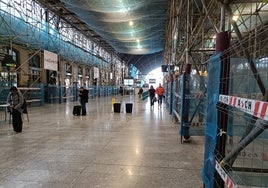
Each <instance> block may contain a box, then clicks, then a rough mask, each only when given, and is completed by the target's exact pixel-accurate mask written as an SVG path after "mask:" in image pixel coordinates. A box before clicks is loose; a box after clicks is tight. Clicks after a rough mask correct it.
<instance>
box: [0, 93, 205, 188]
mask: <svg viewBox="0 0 268 188" xmlns="http://www.w3.org/2000/svg"><path fill="white" fill-rule="evenodd" d="M112 97H113V98H115V100H116V102H121V113H114V112H113V108H112ZM112 97H100V98H94V99H90V100H89V103H88V104H87V115H86V116H73V115H72V109H73V106H74V105H77V104H78V102H67V103H62V104H45V106H43V107H29V109H28V111H29V122H27V118H26V116H25V115H24V124H23V131H22V133H20V134H14V133H13V129H12V125H11V124H9V121H8V119H9V117H8V119H7V122H5V121H4V111H1V112H0V118H1V120H0V121H1V123H0V151H1V152H0V188H39V187H45V188H50V187H51V188H65V187H71V188H76V187H77V188H80V187H81V188H84V187H85V188H88V187H89V188H91V187H92V188H95V187H96V188H103V187H104V188H132V187H133V188H158V187H165V188H173V187H174V188H175V187H176V188H180V187H182V188H196V187H197V188H200V187H203V185H202V181H201V168H202V165H203V153H204V152H203V148H204V147H203V145H204V140H203V139H204V138H203V137H193V138H192V142H191V143H184V144H181V143H180V137H179V135H178V126H179V125H178V124H175V123H174V122H172V118H171V115H170V114H169V112H168V110H167V109H166V107H165V105H163V106H162V107H161V108H159V107H158V106H157V104H156V105H155V107H154V108H151V107H150V105H149V102H148V101H147V100H145V101H141V100H140V99H138V97H137V96H124V97H121V96H112ZM125 103H133V110H132V113H125Z"/></svg>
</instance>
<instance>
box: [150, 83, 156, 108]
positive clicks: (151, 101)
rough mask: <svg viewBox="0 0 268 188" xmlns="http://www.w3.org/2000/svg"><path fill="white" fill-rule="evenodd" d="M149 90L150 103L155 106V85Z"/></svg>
mask: <svg viewBox="0 0 268 188" xmlns="http://www.w3.org/2000/svg"><path fill="white" fill-rule="evenodd" d="M148 92H149V97H150V104H151V106H152V107H153V106H154V102H155V100H156V98H155V89H154V87H153V86H151V87H150V89H149V90H148Z"/></svg>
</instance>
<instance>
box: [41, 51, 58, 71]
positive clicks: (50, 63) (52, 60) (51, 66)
mask: <svg viewBox="0 0 268 188" xmlns="http://www.w3.org/2000/svg"><path fill="white" fill-rule="evenodd" d="M44 69H48V70H54V71H58V54H55V53H53V52H50V51H47V50H44Z"/></svg>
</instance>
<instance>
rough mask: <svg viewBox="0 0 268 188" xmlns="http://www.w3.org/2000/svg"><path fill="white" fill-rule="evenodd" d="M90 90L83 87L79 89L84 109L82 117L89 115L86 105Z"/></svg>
mask: <svg viewBox="0 0 268 188" xmlns="http://www.w3.org/2000/svg"><path fill="white" fill-rule="evenodd" d="M88 93H89V92H88V90H87V89H84V88H83V87H81V88H80V89H79V97H80V104H81V108H82V116H85V115H86V114H87V110H86V103H87V102H88Z"/></svg>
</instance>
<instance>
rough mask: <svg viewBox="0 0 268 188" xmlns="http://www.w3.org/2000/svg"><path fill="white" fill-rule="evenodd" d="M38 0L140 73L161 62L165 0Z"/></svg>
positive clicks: (165, 9) (165, 13) (166, 4)
mask: <svg viewBox="0 0 268 188" xmlns="http://www.w3.org/2000/svg"><path fill="white" fill-rule="evenodd" d="M38 1H39V2H41V3H42V4H43V5H45V6H46V7H48V8H49V9H50V10H52V11H53V12H56V13H57V14H58V15H59V16H61V17H62V18H63V19H66V20H68V21H69V22H70V21H72V24H74V25H75V26H77V28H78V29H81V28H83V30H84V31H85V27H87V28H88V29H89V30H90V32H88V33H89V36H90V37H91V38H93V39H94V40H98V41H100V42H101V43H102V45H103V46H104V47H105V48H106V49H108V50H111V51H115V52H116V53H117V54H119V56H120V57H121V58H122V59H123V60H124V61H125V62H126V63H128V64H133V65H134V66H136V67H137V68H138V69H139V70H140V71H142V73H143V74H147V73H148V72H149V71H151V70H153V69H154V68H157V67H160V66H161V64H162V52H163V47H164V42H165V27H166V19H167V8H168V0H38ZM74 18H76V19H74Z"/></svg>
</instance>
